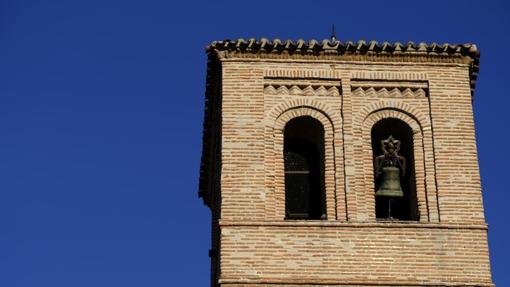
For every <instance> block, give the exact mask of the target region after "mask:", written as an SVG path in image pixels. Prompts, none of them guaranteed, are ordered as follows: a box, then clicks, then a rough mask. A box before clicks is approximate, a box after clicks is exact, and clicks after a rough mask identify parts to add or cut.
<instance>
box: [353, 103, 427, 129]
mask: <svg viewBox="0 0 510 287" xmlns="http://www.w3.org/2000/svg"><path fill="white" fill-rule="evenodd" d="M381 111H395V112H397V113H394V115H395V116H399V117H404V115H407V116H408V117H410V118H412V119H413V121H412V122H413V124H418V125H419V126H420V129H428V128H430V125H431V123H430V119H429V117H428V116H426V115H424V114H423V113H422V112H421V111H420V110H419V109H418V108H416V107H413V106H411V105H409V104H407V103H404V102H402V101H396V100H384V101H378V102H376V103H373V104H371V105H368V106H366V107H364V108H363V109H362V110H361V112H360V113H358V116H357V117H355V118H354V123H355V125H357V126H362V125H363V124H364V122H365V121H366V120H367V119H368V118H370V117H372V115H373V114H377V115H378V116H384V115H381V114H379V112H381ZM406 123H407V124H409V125H410V123H409V122H406ZM411 128H413V127H412V126H411ZM413 130H414V128H413Z"/></svg>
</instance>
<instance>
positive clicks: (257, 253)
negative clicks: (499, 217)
mask: <svg viewBox="0 0 510 287" xmlns="http://www.w3.org/2000/svg"><path fill="white" fill-rule="evenodd" d="M208 53H209V70H208V83H207V87H208V88H207V91H208V92H207V95H206V96H207V103H206V122H205V124H204V127H205V131H204V137H205V138H204V151H203V161H202V170H201V184H200V194H201V196H202V197H203V198H204V201H205V203H206V204H208V205H209V206H210V207H211V209H212V210H213V243H212V246H213V252H211V254H213V256H212V257H213V258H212V264H213V268H212V270H213V274H212V283H211V284H212V286H229V287H234V286H235V287H241V286H244V287H248V286H251V287H261V286H287V287H288V286H381V287H382V286H387V287H389V286H409V287H411V286H412V287H415V286H456V287H460V286H465V287H468V286H487V287H489V286H494V285H493V283H492V279H491V273H490V265H489V254H488V248H487V226H486V224H485V219H484V215H483V205H482V198H481V187H480V178H479V171H478V162H477V157H476V142H475V134H474V123H473V114H472V105H471V101H472V90H471V89H472V88H473V87H474V80H475V79H476V76H477V72H478V57H479V54H478V51H477V50H476V47H475V46H474V45H448V44H444V45H437V44H431V45H426V44H419V45H414V44H412V43H409V44H407V45H402V44H399V43H395V44H388V43H383V44H381V45H380V44H377V43H376V42H369V43H367V42H363V41H361V42H358V43H351V42H347V43H341V42H338V43H330V42H328V41H323V42H320V43H319V42H316V41H315V42H314V41H310V42H304V41H297V42H292V41H279V40H273V41H268V40H264V39H263V40H260V41H256V40H247V41H245V40H242V39H241V40H237V41H222V42H215V43H213V44H212V45H211V46H209V48H208ZM298 117H312V118H314V119H316V120H317V121H319V122H320V123H321V124H322V126H323V128H324V185H325V186H324V190H325V206H326V215H327V218H323V219H322V220H295V219H294V220H286V219H285V200H286V198H285V173H284V134H285V126H286V124H287V123H288V122H289V121H291V120H292V119H295V118H298ZM386 119H398V120H400V121H402V122H403V123H402V125H408V126H409V127H410V130H409V133H408V134H409V138H411V131H412V142H413V146H412V155H413V158H414V160H413V161H412V162H410V164H412V165H413V166H412V167H413V172H414V179H415V180H414V181H413V182H414V184H415V185H416V186H415V192H416V197H417V204H418V214H419V220H415V221H411V220H408V221H381V220H378V219H376V212H375V186H374V165H373V156H374V152H373V150H372V136H371V132H372V128H373V127H374V125H376V124H377V123H379V122H380V121H381V120H386ZM404 123H405V124H404Z"/></svg>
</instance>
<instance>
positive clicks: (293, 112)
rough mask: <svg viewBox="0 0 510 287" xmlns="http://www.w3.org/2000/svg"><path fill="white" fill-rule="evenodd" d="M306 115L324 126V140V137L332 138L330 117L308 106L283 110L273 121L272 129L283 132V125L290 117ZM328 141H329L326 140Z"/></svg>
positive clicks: (332, 128) (332, 127)
mask: <svg viewBox="0 0 510 287" xmlns="http://www.w3.org/2000/svg"><path fill="white" fill-rule="evenodd" d="M303 116H308V117H312V118H314V119H316V120H318V121H319V122H320V123H321V124H322V126H323V128H324V141H325V142H326V138H328V139H329V140H330V141H331V140H333V137H332V136H331V135H332V133H333V131H334V125H333V122H332V121H331V119H330V118H329V117H328V115H327V114H325V113H324V112H322V111H320V110H318V109H316V108H314V107H310V106H299V107H293V108H290V109H288V110H286V111H284V112H283V113H282V114H281V115H280V116H279V117H278V118H277V119H276V120H275V122H274V127H273V131H274V132H283V130H284V129H285V125H286V124H287V123H288V122H289V121H290V120H292V119H295V118H298V117H303ZM328 142H329V141H328Z"/></svg>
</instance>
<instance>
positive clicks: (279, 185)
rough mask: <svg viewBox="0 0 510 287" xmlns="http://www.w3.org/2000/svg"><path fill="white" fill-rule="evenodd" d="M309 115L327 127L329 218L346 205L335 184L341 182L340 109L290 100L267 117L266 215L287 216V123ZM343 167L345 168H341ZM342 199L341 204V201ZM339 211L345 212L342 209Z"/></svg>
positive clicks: (325, 128) (306, 101)
mask: <svg viewBox="0 0 510 287" xmlns="http://www.w3.org/2000/svg"><path fill="white" fill-rule="evenodd" d="M302 116H309V117H312V118H314V119H316V120H318V121H319V122H320V123H321V124H322V126H323V128H324V185H325V199H326V214H327V218H328V220H334V219H337V218H338V212H339V210H338V209H339V208H338V207H339V206H340V207H342V206H345V201H344V200H345V199H344V197H341V196H337V193H336V186H337V185H338V184H343V182H340V181H341V180H342V181H343V178H342V179H339V176H338V174H337V172H338V170H337V168H336V166H337V164H336V158H338V157H339V152H342V150H341V148H335V146H337V145H338V143H341V142H342V139H341V136H340V135H341V132H340V131H338V129H339V127H340V125H341V119H340V112H339V111H338V114H337V115H335V114H334V113H332V111H329V109H328V108H327V107H326V106H325V105H324V104H322V103H320V102H316V101H313V100H304V99H298V100H291V101H288V102H285V103H282V104H280V105H278V106H276V107H275V108H273V109H272V110H271V112H270V113H269V115H268V117H267V118H266V139H267V141H268V142H267V144H266V153H265V156H266V161H265V166H266V169H268V171H270V172H266V187H267V188H268V190H269V191H272V192H270V193H269V194H268V196H269V198H268V205H267V209H266V214H267V215H268V216H269V217H270V218H272V219H276V220H281V219H283V218H284V217H285V173H284V161H283V144H284V129H285V125H286V124H287V123H288V122H289V121H290V120H292V119H294V118H297V117H302ZM342 170H343V169H342ZM339 200H340V201H341V203H339V202H338V201H339ZM340 212H344V210H343V209H341V210H340Z"/></svg>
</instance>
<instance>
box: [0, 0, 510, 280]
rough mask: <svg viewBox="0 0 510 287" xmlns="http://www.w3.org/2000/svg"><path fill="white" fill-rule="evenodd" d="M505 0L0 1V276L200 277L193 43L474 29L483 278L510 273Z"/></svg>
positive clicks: (204, 266) (393, 37)
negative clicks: (485, 255) (487, 271)
mask: <svg viewBox="0 0 510 287" xmlns="http://www.w3.org/2000/svg"><path fill="white" fill-rule="evenodd" d="M509 13H510V5H509V4H508V2H506V3H505V2H504V1H427V2H426V3H425V2H423V1H416V2H413V1H359V2H355V1H348V2H347V1H345V2H341V1H297V0H295V1H262V0H261V1H255V2H254V1H222V0H217V1H188V2H184V1H183V2H178V1H129V0H128V1H111V0H103V1H97V0H89V1H10V0H2V1H0V286H9V287H10V286H12V287H18V286H23V287H24V286H38V287H41V286H51V287H60V286H62V287H64V286H65V287H68V286H84V287H90V286H98V287H99V286H101V287H102V286H108V287H112V286H122V287H128V286H154V287H156V286H207V285H208V282H209V259H208V256H207V251H208V248H209V241H210V236H209V230H210V227H209V220H210V213H209V211H208V209H207V208H206V207H205V206H203V205H202V202H201V200H199V199H198V197H197V185H198V183H197V181H198V170H199V161H200V153H201V135H202V120H203V105H204V86H205V69H206V56H205V53H204V48H205V46H206V45H207V44H208V43H210V42H211V41H213V40H220V39H225V38H230V39H233V38H238V37H243V38H250V37H257V38H258V37H268V38H275V37H276V38H282V39H286V38H290V39H298V38H303V39H310V38H316V39H322V38H327V37H329V34H330V27H331V24H332V23H334V24H336V27H337V37H338V38H339V39H340V40H342V41H345V40H359V39H365V40H378V41H381V42H382V41H401V42H407V41H415V42H421V41H424V42H448V43H464V42H473V43H476V44H477V45H478V47H479V49H480V50H481V53H482V56H481V67H480V68H481V71H480V76H479V80H478V84H477V90H476V94H475V98H474V106H473V108H474V112H475V120H476V127H477V140H478V148H479V158H480V166H481V174H482V180H483V191H484V201H485V208H486V216H487V221H488V223H489V225H490V232H489V240H490V251H491V261H492V269H493V275H494V280H495V282H496V284H498V286H510V276H509V275H508V272H507V271H508V269H509V259H508V258H510V249H509V244H508V242H510V231H509V230H508V222H507V221H506V220H507V219H508V217H509V216H508V213H506V212H508V202H509V201H510V193H509V192H508V185H509V183H508V182H507V179H508V178H509V175H508V173H509V168H508V166H509V165H510V157H509V153H508V148H507V147H508V145H509V140H510V136H509V134H508V132H509V131H510V129H509V128H508V124H509V120H508V117H507V115H508V114H509V110H508V107H509V106H510V97H509V95H508V91H507V88H508V82H509V79H510V75H509V73H510V72H509V71H510V70H509V69H508V67H509V64H510V63H509V60H508V59H509V57H508V49H509V48H508V47H510V39H509V33H508V30H509V28H510V20H509V19H510V17H509V16H508V15H509Z"/></svg>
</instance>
